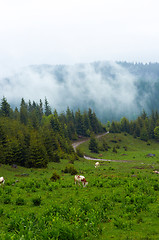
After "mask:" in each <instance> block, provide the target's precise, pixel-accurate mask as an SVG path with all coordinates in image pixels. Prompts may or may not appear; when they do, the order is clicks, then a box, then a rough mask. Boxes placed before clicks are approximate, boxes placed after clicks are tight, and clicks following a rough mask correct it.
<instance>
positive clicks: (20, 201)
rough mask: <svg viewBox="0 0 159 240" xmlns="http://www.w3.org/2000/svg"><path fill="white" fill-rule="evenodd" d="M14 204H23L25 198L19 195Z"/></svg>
mask: <svg viewBox="0 0 159 240" xmlns="http://www.w3.org/2000/svg"><path fill="white" fill-rule="evenodd" d="M15 204H16V205H21V206H22V205H25V200H24V199H23V198H21V197H18V198H17V199H16V202H15Z"/></svg>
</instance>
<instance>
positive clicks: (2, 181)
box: [0, 177, 5, 185]
mask: <svg viewBox="0 0 159 240" xmlns="http://www.w3.org/2000/svg"><path fill="white" fill-rule="evenodd" d="M4 182H5V180H4V177H0V185H1V184H2V183H3V184H4Z"/></svg>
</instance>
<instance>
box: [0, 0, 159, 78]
mask: <svg viewBox="0 0 159 240" xmlns="http://www.w3.org/2000/svg"><path fill="white" fill-rule="evenodd" d="M102 60H111V61H115V60H121V61H135V62H150V61H151V62H159V1H158V0H14V1H13V0H0V71H1V74H2V71H4V72H5V71H7V69H9V68H19V67H22V66H27V65H30V64H69V65H70V64H75V63H82V62H85V63H86V62H93V61H102Z"/></svg>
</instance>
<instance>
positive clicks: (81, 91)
mask: <svg viewBox="0 0 159 240" xmlns="http://www.w3.org/2000/svg"><path fill="white" fill-rule="evenodd" d="M158 90H159V63H149V64H143V63H128V62H108V61H103V62H102V61H101V62H93V63H88V64H75V65H46V64H43V65H31V66H28V67H25V68H23V69H21V70H20V71H19V72H18V71H17V72H16V73H12V74H8V76H6V77H3V78H1V81H0V94H1V96H5V97H6V98H7V100H8V102H9V104H10V105H11V106H12V107H19V105H20V101H21V99H22V98H24V99H25V101H26V102H28V101H29V100H31V101H32V100H34V101H37V102H39V100H40V99H42V100H44V98H45V97H46V98H47V99H48V101H49V104H50V106H51V108H52V109H56V110H57V111H58V112H62V111H65V110H66V109H67V107H68V106H69V107H70V109H72V110H77V109H80V110H81V111H83V110H86V109H88V108H91V109H92V110H93V111H95V112H96V115H97V117H98V118H99V119H100V120H101V121H102V122H105V121H108V120H110V121H112V120H119V119H120V118H121V117H123V116H125V117H127V118H128V119H135V118H136V117H137V116H138V115H139V114H140V113H141V112H142V110H143V109H144V110H145V111H146V112H147V113H151V111H152V109H159V101H158V100H159V95H158Z"/></svg>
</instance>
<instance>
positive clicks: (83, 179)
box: [74, 175, 88, 187]
mask: <svg viewBox="0 0 159 240" xmlns="http://www.w3.org/2000/svg"><path fill="white" fill-rule="evenodd" d="M74 181H75V184H76V183H77V182H78V184H79V185H80V182H81V183H82V185H83V187H85V186H86V185H87V184H88V182H87V181H86V179H85V177H84V176H81V175H75V178H74Z"/></svg>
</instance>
